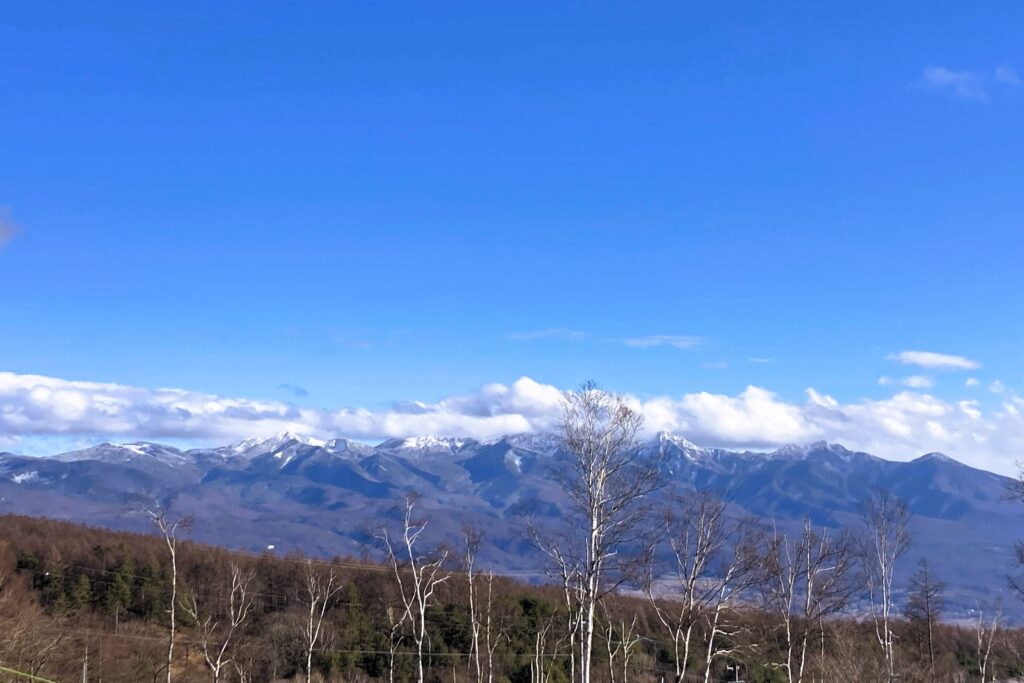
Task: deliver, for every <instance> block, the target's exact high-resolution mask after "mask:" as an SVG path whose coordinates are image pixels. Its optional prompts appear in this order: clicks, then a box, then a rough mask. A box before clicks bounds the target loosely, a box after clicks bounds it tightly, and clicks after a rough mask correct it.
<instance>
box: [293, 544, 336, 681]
mask: <svg viewBox="0 0 1024 683" xmlns="http://www.w3.org/2000/svg"><path fill="white" fill-rule="evenodd" d="M341 588H342V585H341V581H340V580H339V579H338V577H337V576H335V574H334V567H331V568H330V570H329V571H328V573H327V576H326V577H324V575H323V572H321V571H320V570H318V569H317V568H316V567H315V566H314V564H313V561H312V560H306V593H305V596H304V597H305V598H306V599H305V603H306V606H307V608H308V609H307V612H306V623H305V624H303V632H302V635H303V636H304V638H305V646H306V652H305V655H306V683H311V681H312V680H313V652H314V651H315V650H316V648H317V646H318V645H319V643H320V639H321V638H322V637H323V626H324V615H326V614H327V607H328V605H329V604H330V602H331V600H333V599H334V596H335V595H337V594H338V592H339V591H341Z"/></svg>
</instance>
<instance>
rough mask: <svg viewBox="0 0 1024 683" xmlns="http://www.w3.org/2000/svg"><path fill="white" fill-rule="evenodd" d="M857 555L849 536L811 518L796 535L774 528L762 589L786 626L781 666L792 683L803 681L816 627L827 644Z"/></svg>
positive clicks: (768, 604)
mask: <svg viewBox="0 0 1024 683" xmlns="http://www.w3.org/2000/svg"><path fill="white" fill-rule="evenodd" d="M855 558H856V553H855V552H854V548H853V544H852V543H851V542H850V539H849V538H848V537H846V536H843V535H840V536H839V537H838V538H834V537H833V536H832V535H831V534H830V533H829V532H828V530H827V529H821V530H820V531H817V530H815V529H814V527H813V526H812V525H811V521H810V519H809V518H806V517H805V518H804V524H803V529H802V531H801V534H800V536H799V537H797V538H795V539H790V538H789V537H788V536H787V535H786V534H785V533H782V532H780V531H779V530H778V528H777V527H775V528H774V529H773V533H772V537H771V539H770V541H769V544H768V549H767V554H766V556H765V559H764V570H765V572H766V577H765V579H766V580H765V582H764V584H763V594H764V596H765V598H766V600H765V603H766V605H765V606H766V608H767V609H768V610H769V611H770V612H773V613H774V614H776V615H777V616H778V618H779V622H780V626H781V628H782V631H783V636H784V638H785V646H786V660H785V662H783V663H782V665H781V666H782V668H783V669H784V670H785V671H786V678H787V680H788V681H789V682H790V683H800V682H801V681H803V677H804V671H805V669H806V665H807V650H808V643H809V641H810V638H811V631H812V629H814V628H817V629H818V634H817V635H818V637H819V638H821V639H822V647H824V642H823V640H824V637H825V633H824V629H823V628H822V624H823V623H824V620H825V619H826V618H828V617H830V616H832V615H834V614H837V613H839V612H841V611H842V610H843V609H844V608H845V607H846V606H847V605H848V604H849V602H850V599H851V598H852V596H853V593H854V590H855V583H854V581H853V580H852V579H853V571H854V565H855Z"/></svg>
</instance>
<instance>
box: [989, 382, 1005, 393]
mask: <svg viewBox="0 0 1024 683" xmlns="http://www.w3.org/2000/svg"><path fill="white" fill-rule="evenodd" d="M988 390H989V391H991V392H992V393H993V394H1001V393H1003V392H1004V391H1006V385H1005V384H1003V383H1002V382H1000V381H999V380H996V381H994V382H992V383H991V384H989V385H988Z"/></svg>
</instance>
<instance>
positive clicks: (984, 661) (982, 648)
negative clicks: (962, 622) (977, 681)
mask: <svg viewBox="0 0 1024 683" xmlns="http://www.w3.org/2000/svg"><path fill="white" fill-rule="evenodd" d="M991 614H992V619H991V620H990V621H989V620H987V619H986V618H985V609H984V608H983V607H982V606H981V605H978V619H977V621H976V622H975V625H974V628H975V634H976V635H977V643H978V650H977V655H978V674H979V675H980V676H981V683H986V682H987V681H988V674H989V670H988V664H989V658H990V657H991V655H992V644H993V643H994V642H995V639H996V635H997V634H998V633H999V626H1000V623H1001V622H1002V618H1003V610H1002V608H1001V607H1000V606H999V605H996V607H995V608H993V609H992V610H991Z"/></svg>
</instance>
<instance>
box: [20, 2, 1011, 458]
mask: <svg viewBox="0 0 1024 683" xmlns="http://www.w3.org/2000/svg"><path fill="white" fill-rule="evenodd" d="M2 9H3V11H2V12H0V64H2V65H3V66H2V68H0V91H2V92H3V93H4V95H5V98H4V99H5V102H6V103H7V104H6V105H5V106H4V107H3V108H2V109H0V150H2V151H3V152H2V157H3V160H4V163H2V164H0V205H2V206H4V207H5V211H6V213H5V216H6V218H4V219H3V220H4V223H3V225H6V226H7V228H6V229H5V230H3V231H0V235H2V234H3V233H11V234H9V235H8V237H7V239H6V240H5V242H4V245H3V246H2V247H0V278H2V280H0V282H2V286H0V371H4V372H6V373H8V375H9V376H10V378H14V379H10V378H9V380H8V393H7V394H3V393H2V392H0V408H3V403H4V402H5V401H6V404H7V406H6V407H7V412H8V413H9V414H13V413H15V412H17V411H21V412H20V413H19V414H22V418H24V419H20V420H13V419H12V420H8V421H7V422H6V423H3V422H0V437H3V436H5V435H6V438H7V439H8V441H10V442H11V443H14V444H20V445H22V446H25V447H26V448H28V447H29V446H31V447H33V448H35V447H40V446H38V443H37V441H38V440H39V439H44V440H45V439H46V438H51V437H52V438H56V436H57V435H59V436H61V438H71V437H75V438H78V437H81V438H85V439H91V438H101V437H105V436H106V435H109V434H111V433H113V432H114V431H117V430H118V429H122V427H121V426H118V427H116V429H115V427H113V426H111V425H105V426H104V425H98V423H95V422H84V423H74V424H69V423H65V422H62V421H61V419H60V414H61V411H59V410H58V411H57V412H56V413H47V415H49V417H48V418H47V420H43V421H42V422H40V421H39V420H36V421H34V422H32V426H31V427H28V426H26V425H28V424H29V420H28V418H25V417H24V415H25V412H24V411H26V410H28V412H29V413H31V412H32V411H31V410H29V409H27V408H26V407H25V405H24V404H22V403H19V402H18V401H20V399H18V398H16V397H15V389H13V388H11V387H14V386H15V385H17V387H18V389H17V391H21V392H25V391H29V389H30V387H29V389H26V387H28V386H29V385H30V384H31V382H30V381H29V380H25V379H23V378H24V377H26V376H43V377H46V378H50V379H52V380H54V381H57V380H61V381H71V380H80V381H87V382H99V383H118V384H119V385H124V386H129V387H136V388H140V389H150V390H155V389H158V388H161V387H176V388H182V389H185V390H187V391H189V392H196V393H197V394H198V393H202V394H204V395H211V396H217V397H238V398H244V399H246V400H250V401H255V400H264V401H270V402H275V403H276V404H286V405H291V406H297V407H299V408H303V409H310V410H314V409H317V410H319V409H324V410H332V409H337V408H340V407H364V408H366V409H368V410H370V411H387V410H389V409H390V407H391V406H392V405H393V403H394V402H395V401H413V400H416V401H422V402H425V403H426V404H429V405H431V406H435V405H440V404H439V402H443V400H444V399H445V397H451V396H467V395H470V394H473V392H477V391H478V388H479V387H481V386H483V385H486V384H488V383H493V382H499V383H503V384H504V385H507V386H510V387H511V386H513V383H514V382H515V381H516V380H517V379H518V378H520V377H524V376H526V377H530V378H532V379H533V380H536V382H537V383H539V384H540V385H545V386H546V385H552V386H554V387H559V388H566V387H571V386H573V385H576V384H578V383H579V382H580V381H582V380H584V379H587V378H596V379H598V380H599V381H601V382H602V384H604V385H606V386H608V387H611V388H613V389H616V390H619V391H623V392H628V393H630V394H632V395H634V396H636V397H637V400H639V401H650V400H656V399H658V398H659V397H670V398H672V399H673V400H676V401H683V400H684V398H682V397H686V396H699V395H701V393H702V392H706V393H707V394H709V395H712V396H720V397H723V398H725V397H732V398H736V397H739V396H741V395H743V392H745V391H746V390H747V387H749V386H754V387H758V388H760V389H762V390H765V391H767V392H770V393H771V394H772V396H773V401H775V402H777V403H778V404H780V405H789V406H800V407H801V409H803V407H805V404H807V403H808V400H809V399H808V395H809V394H808V392H807V389H808V388H811V387H813V388H814V389H815V391H816V392H817V393H819V394H820V395H822V396H825V395H827V396H828V397H830V398H831V399H832V400H834V401H836V402H837V404H838V405H840V406H843V407H844V410H845V409H846V408H847V407H849V406H873V407H875V408H877V407H878V406H890V408H891V405H890V404H889V403H887V402H888V401H891V400H892V399H893V398H894V397H895V396H897V395H904V394H906V395H908V396H911V395H912V396H911V397H924V398H926V399H932V400H934V401H937V402H939V403H941V404H942V405H945V406H948V407H949V410H950V411H954V412H955V411H956V406H958V405H960V402H961V401H973V402H976V403H974V404H972V405H973V406H974V407H972V408H970V410H978V411H981V412H982V413H983V416H982V418H981V419H982V420H984V421H985V423H986V424H987V425H990V426H991V429H989V432H987V433H992V434H994V433H995V432H997V431H998V432H1002V431H1005V430H1006V429H1009V427H1007V425H1006V423H1004V422H1001V420H1006V419H1010V418H1012V417H1015V416H1014V415H1013V414H1012V412H1008V410H1009V409H1008V408H1007V407H1006V406H1010V407H1011V408H1012V407H1013V406H1014V405H1015V404H1014V403H1013V401H1014V400H1015V399H1016V394H1015V392H1014V387H1015V386H1016V384H1017V383H1018V379H1019V377H1020V373H1021V369H1022V360H1024V359H1022V356H1021V352H1020V340H1021V337H1022V332H1024V329H1022V327H1024V322H1022V321H1024V316H1022V315H1021V314H1022V312H1024V311H1022V308H1024V299H1022V297H1021V296H1020V295H1019V294H1017V289H1018V287H1017V283H1018V280H1019V272H1020V265H1019V264H1020V261H1021V255H1022V254H1024V230H1022V229H1021V228H1022V225H1021V216H1024V193H1022V192H1021V159H1022V158H1024V130H1022V127H1021V126H1020V121H1021V120H1024V116H1022V114H1024V106H1022V105H1024V86H1022V84H1021V78H1022V76H1020V75H1019V74H1024V49H1022V48H1021V44H1020V40H1019V36H1020V32H1021V29H1022V28H1024V7H1022V6H1021V5H1020V4H1019V3H1012V2H1002V3H1000V2H994V3H985V4H978V3H975V4H973V5H971V4H964V3H945V4H936V3H928V4H924V3H902V4H900V5H899V6H898V7H896V6H892V5H890V4H876V5H863V4H859V5H853V4H851V5H848V6H837V5H836V4H835V3H825V4H823V5H820V6H808V5H807V4H806V3H772V4H770V5H766V4H764V3H751V4H740V3H737V4H730V5H728V6H725V5H723V6H717V7H711V6H697V5H685V4H679V3H664V4H658V3H650V4H643V5H637V4H628V5H627V4H622V3H617V4H600V3H580V4H555V3H536V4H531V3H525V2H516V3H505V4H495V3H483V4H481V3H465V4H460V3H432V4H429V5H428V4H426V3H411V4H404V3H394V4H389V5H388V6H387V7H385V6H382V5H378V6H370V5H368V4H366V3H297V4H293V5H292V6H288V7H285V6H283V5H281V4H279V3H253V2H247V3H217V4H216V5H211V4H209V3H187V2H184V3H174V4H173V5H169V6H161V7H156V6H152V5H139V4H137V3H113V2H105V3H94V4H90V5H88V6H86V5H83V4H81V3H48V2H39V3H3V7H2ZM0 239H2V238H0ZM680 347H682V348H680ZM908 350H917V351H928V352H933V353H941V354H947V355H955V356H958V357H962V358H964V359H969V360H970V361H972V362H973V364H975V365H978V366H980V367H976V368H973V369H964V368H959V369H958V368H955V367H948V363H947V364H946V367H936V365H935V364H934V363H933V364H931V365H930V366H921V365H920V364H909V365H904V364H901V363H899V362H897V361H896V360H894V358H896V355H895V354H899V353H900V352H903V351H908ZM940 365H941V364H940ZM882 377H885V378H888V379H887V380H883V381H882V382H883V383H881V384H880V383H879V380H880V378H882ZM907 377H915V378H917V379H914V380H910V384H912V385H914V386H909V387H908V386H905V385H904V382H905V381H906V378H907ZM968 377H974V378H976V379H977V382H978V385H977V386H974V387H967V386H965V383H966V381H967V378H968ZM17 378H22V379H17ZM925 378H927V379H925ZM996 381H998V382H999V384H997V385H995V386H994V387H991V388H993V389H996V390H997V391H990V386H991V385H992V383H993V382H996ZM926 385H927V386H926ZM295 387H299V388H300V389H299V390H296V389H295ZM87 393H88V392H87ZM474 395H475V394H474ZM5 396H6V398H4V397H5ZM93 398H95V397H93ZM88 400H92V399H88ZM811 402H812V403H813V401H811ZM38 407H39V406H36V408H38ZM51 407H52V406H51ZM890 408H886V410H889V409H890ZM487 410H491V408H488V409H487ZM883 412H884V411H883ZM926 412H927V411H926ZM687 415H688V416H689V417H688V418H687V420H688V421H687V420H684V421H683V423H681V424H680V425H678V426H680V427H690V428H691V431H696V432H697V433H698V434H702V435H705V436H706V438H708V439H711V440H718V441H722V442H723V443H724V442H729V443H748V442H755V441H759V440H758V439H753V438H746V439H743V438H735V439H733V438H725V437H723V436H722V435H723V434H725V433H726V432H727V431H728V430H725V431H721V430H719V431H715V430H710V431H709V430H703V431H702V430H701V429H700V428H696V429H694V424H696V423H695V422H693V420H694V419H696V418H694V417H693V413H692V412H691V413H687ZM743 415H745V414H741V417H740V418H739V419H740V421H741V422H742V421H744V420H745V419H746V418H747V417H749V416H746V417H743ZM747 421H748V422H749V420H747ZM878 421H879V424H883V423H884V418H882V417H879V418H878ZM754 422H755V423H756V420H755V421H754ZM47 424H49V425H50V426H47ZM133 424H134V423H129V424H128V426H126V427H123V432H124V433H123V435H125V436H133V435H136V434H135V433H136V432H138V434H137V435H138V436H147V435H148V434H147V433H146V430H145V429H136V427H134V426H132V425H133ZM302 424H304V423H300V424H299V426H300V427H301V426H302ZM318 424H319V423H318ZM446 424H447V423H446ZM253 425H254V426H253V429H256V430H259V429H262V426H260V425H259V424H258V420H255V421H254V423H253ZM939 425H940V426H945V427H946V428H948V429H953V428H954V425H952V423H950V422H949V421H948V420H947V421H942V420H939ZM957 425H959V423H957ZM275 426H276V425H275ZM458 427H459V424H451V425H447V427H446V429H456V428H458ZM326 428H327V427H324V426H323V425H320V426H318V427H317V429H320V430H322V429H326ZM915 429H916V428H915ZM922 429H926V428H924V427H923V428H922ZM956 429H957V430H958V432H957V433H958V434H960V435H961V437H963V438H960V437H958V438H957V439H951V440H949V441H943V440H942V439H936V440H937V441H938V443H937V444H936V445H938V446H943V447H947V446H948V447H950V448H953V449H959V450H961V451H965V452H957V453H953V454H954V455H957V456H959V457H962V458H963V459H967V460H970V459H971V458H972V457H974V458H975V459H976V461H977V462H979V463H981V464H991V463H992V462H995V460H994V459H997V458H1001V459H1002V460H1004V461H1006V462H1009V460H1010V459H1012V458H1016V457H1017V454H1016V453H1012V454H1011V453H1010V452H1009V451H1011V450H1014V449H1015V448H1016V447H1017V445H1018V442H1017V441H1013V442H1007V443H1003V442H1000V443H998V444H996V443H994V441H993V440H992V439H991V438H990V439H987V440H985V443H984V445H983V446H979V445H978V442H977V440H976V439H975V440H971V439H969V438H967V437H964V436H963V434H966V433H968V432H970V431H971V429H970V428H969V426H963V425H960V426H956ZM167 431H168V432H169V434H168V435H167V436H168V438H171V437H174V436H175V435H174V434H173V431H174V430H173V429H168V430H167ZM228 431H231V430H228ZM238 431H243V430H242V429H241V428H239V429H238ZM734 431H735V430H734ZM741 431H742V430H741ZM705 432H707V433H706V434H705ZM896 432H899V430H898V429H897V430H896ZM1020 432H1021V441H1020V442H1019V443H1020V444H1024V427H1022V428H1021V429H1020ZM221 433H222V432H221V431H218V430H212V434H206V435H205V436H203V435H201V434H198V433H195V432H192V431H188V432H187V433H185V434H184V436H188V435H195V436H196V438H214V437H215V436H219V435H220V434H221ZM223 433H224V435H225V436H226V435H227V432H226V431H225V432H223ZM232 433H234V432H232ZM119 434H120V432H119ZM204 434H205V432H204ZM716 434H717V435H718V436H716ZM922 434H923V436H920V435H919V433H918V432H917V431H914V432H912V433H910V434H909V435H908V434H902V435H901V434H887V433H886V432H885V430H884V429H882V430H881V431H880V432H879V433H878V434H874V435H872V438H871V440H870V441H866V442H865V444H866V445H870V446H872V447H875V448H879V449H881V450H883V451H885V450H889V451H891V453H892V454H893V455H894V456H901V455H904V453H910V452H911V451H912V450H913V449H914V448H915V447H916V446H920V451H919V452H923V451H924V450H926V449H927V448H928V446H930V445H931V444H930V443H927V442H928V441H929V438H931V437H929V436H928V432H927V430H926V431H925V432H923V433H922ZM792 435H793V436H794V437H795V438H801V437H803V436H808V437H813V436H822V437H829V438H831V437H835V436H841V437H846V438H849V435H848V434H846V433H845V432H844V433H840V434H835V433H833V431H830V430H829V429H825V428H822V429H820V430H817V431H815V430H810V431H806V433H805V432H804V431H799V430H796V431H794V432H792ZM783 436H784V435H783V434H780V435H779V439H781V438H782V437H783ZM919 436H920V438H918V437H919ZM889 437H892V438H893V439H896V440H897V441H899V443H901V444H903V445H902V446H899V447H896V446H893V447H891V448H889V449H887V448H886V444H887V443H888V441H887V440H886V439H887V438H889ZM897 437H898V438H897ZM972 438H973V437H972ZM1014 438H1016V437H1014ZM779 439H767V438H766V439H762V440H760V441H764V442H765V444H764V445H770V444H771V443H774V442H775V441H776V440H779ZM964 439H967V440H964ZM33 440H36V441H33ZM918 442H920V443H918ZM33 443H35V444H36V445H35V446H33V445H32V444H33ZM754 445H762V444H754ZM972 449H981V450H979V452H981V451H984V453H985V454H986V455H984V458H986V459H984V460H983V459H982V456H981V455H977V456H975V455H974V452H973V451H972ZM993 466H994V465H993Z"/></svg>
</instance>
